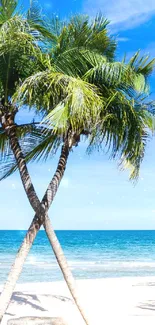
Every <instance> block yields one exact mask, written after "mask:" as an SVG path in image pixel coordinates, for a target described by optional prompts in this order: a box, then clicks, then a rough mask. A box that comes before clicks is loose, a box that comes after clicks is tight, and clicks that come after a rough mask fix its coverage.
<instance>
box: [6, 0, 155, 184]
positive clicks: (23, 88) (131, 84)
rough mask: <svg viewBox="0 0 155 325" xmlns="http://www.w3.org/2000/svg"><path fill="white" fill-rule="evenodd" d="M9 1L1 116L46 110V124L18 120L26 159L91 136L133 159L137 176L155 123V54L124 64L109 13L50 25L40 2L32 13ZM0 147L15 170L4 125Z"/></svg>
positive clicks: (92, 141) (93, 144)
mask: <svg viewBox="0 0 155 325" xmlns="http://www.w3.org/2000/svg"><path fill="white" fill-rule="evenodd" d="M3 2H4V1H3ZM3 2H2V4H3V10H4V3H3ZM9 3H12V9H11V10H10V13H11V14H10V19H9V20H7V21H5V19H4V23H2V24H1V28H0V66H1V69H0V85H1V98H2V100H1V119H3V115H5V114H6V110H7V113H9V112H11V111H12V110H13V111H14V114H16V113H17V111H18V110H19V109H20V107H22V106H23V105H28V106H29V107H30V108H35V109H36V112H38V111H39V112H41V113H42V116H43V120H42V123H41V125H38V126H36V125H35V124H34V123H31V124H30V125H22V126H18V125H16V133H17V136H18V137H19V139H20V141H21V146H22V149H23V152H24V154H25V156H26V159H27V161H29V160H31V159H33V160H34V159H40V158H47V157H50V156H51V155H52V154H54V153H55V152H56V151H57V149H58V148H59V146H60V145H61V144H62V143H63V141H64V140H65V138H66V137H68V135H69V134H71V135H74V143H73V144H74V145H76V144H78V143H79V141H80V140H81V139H82V138H83V137H84V138H87V143H88V151H89V152H90V151H91V150H92V149H94V148H97V149H102V148H105V147H107V148H108V149H110V153H111V155H112V157H115V156H117V155H119V157H120V158H121V160H122V161H125V162H127V163H130V164H132V166H133V170H132V173H131V177H136V176H137V175H138V171H139V167H140V163H141V160H142V158H143V154H144V150H145V144H146V140H147V138H148V135H149V130H148V129H151V128H152V116H151V114H150V109H151V108H152V106H153V103H147V99H146V98H147V96H148V94H149V82H148V77H149V75H150V74H151V72H152V70H153V67H154V60H151V61H149V57H141V56H140V53H139V52H137V53H136V54H135V55H134V56H133V57H132V58H131V59H130V60H129V62H125V60H123V61H122V62H117V61H116V60H115V51H116V41H115V40H114V38H113V37H111V36H110V35H109V33H108V31H107V25H108V21H107V20H105V19H104V17H103V16H102V15H99V16H97V17H96V18H95V19H94V20H93V21H90V20H89V17H86V16H75V17H73V18H71V19H70V20H69V21H67V22H61V21H60V20H59V19H58V18H53V19H52V20H47V22H46V23H43V20H42V18H40V17H39V13H38V12H36V16H35V9H34V8H33V11H32V10H30V11H29V12H28V14H27V18H25V17H22V16H20V15H19V14H18V13H17V14H13V13H14V12H15V9H14V10H13V8H14V6H15V4H16V2H15V1H9ZM1 15H2V17H3V16H5V15H4V13H3V11H2V13H1ZM35 17H36V18H35ZM1 20H2V18H0V21H1ZM39 26H40V27H39ZM36 30H37V33H36V32H34V31H36ZM39 37H40V40H39ZM13 123H14V121H13ZM6 148H7V150H6ZM0 150H1V162H2V164H3V168H2V169H1V170H2V172H1V178H4V177H6V176H8V175H9V174H10V173H12V172H13V171H14V170H15V169H16V166H15V161H14V158H13V156H12V153H11V150H10V148H9V141H8V140H7V133H6V130H5V127H4V126H3V127H2V128H1V130H0ZM8 156H9V159H8ZM6 162H7V163H6Z"/></svg>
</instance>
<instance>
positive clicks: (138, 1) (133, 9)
mask: <svg viewBox="0 0 155 325" xmlns="http://www.w3.org/2000/svg"><path fill="white" fill-rule="evenodd" d="M84 12H85V13H88V14H89V15H91V16H93V15H95V14H96V13H98V12H102V13H103V14H104V15H105V17H107V18H108V19H109V20H110V21H111V22H112V25H113V27H114V29H115V30H119V29H130V28H133V27H134V26H136V25H139V24H141V23H142V22H144V21H146V20H148V19H149V17H150V16H151V15H153V14H154V13H155V1H154V0H147V1H144V0H128V1H127V0H126V1H124V0H117V1H116V0H111V1H109V0H105V1H103V0H96V1H94V0H85V2H84Z"/></svg>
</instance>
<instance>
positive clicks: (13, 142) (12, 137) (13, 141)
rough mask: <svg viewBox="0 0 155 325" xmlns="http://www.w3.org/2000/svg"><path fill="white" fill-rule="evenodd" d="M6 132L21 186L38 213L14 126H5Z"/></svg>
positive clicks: (38, 207)
mask: <svg viewBox="0 0 155 325" xmlns="http://www.w3.org/2000/svg"><path fill="white" fill-rule="evenodd" d="M6 133H7V135H8V137H9V141H10V147H11V149H12V151H13V154H14V156H15V159H16V162H17V165H18V169H19V173H20V177H21V180H22V183H23V187H24V189H25V192H26V194H27V197H28V200H29V202H30V204H31V206H32V208H33V210H34V211H35V212H36V213H37V212H38V213H39V214H40V200H39V199H38V196H37V194H36V191H35V189H34V186H33V184H32V181H31V177H30V175H29V172H28V169H27V166H26V163H25V159H24V155H23V152H22V150H21V147H20V144H19V141H18V138H17V135H16V126H15V125H14V124H12V125H11V126H9V127H7V128H6Z"/></svg>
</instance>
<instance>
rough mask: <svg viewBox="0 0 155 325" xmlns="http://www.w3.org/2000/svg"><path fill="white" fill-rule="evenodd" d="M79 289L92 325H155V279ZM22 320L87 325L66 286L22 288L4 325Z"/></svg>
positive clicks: (82, 284)
mask: <svg viewBox="0 0 155 325" xmlns="http://www.w3.org/2000/svg"><path fill="white" fill-rule="evenodd" d="M1 288H2V287H0V289H1ZM77 288H78V291H79V294H80V296H81V299H82V301H83V305H84V307H85V310H86V311H87V314H88V316H89V319H90V323H91V324H92V325H99V324H106V325H112V324H119V325H124V324H125V325H128V324H130V325H131V324H132V325H134V324H136V325H137V324H141V325H143V324H145V325H152V324H155V277H143V278H142V277H134V278H133V277H128V278H127V277H126V278H114V279H111V278H108V279H97V280H78V281H77ZM21 316H22V317H23V316H44V317H46V316H47V317H50V316H53V317H63V318H64V319H65V320H66V322H67V324H68V325H83V321H82V320H81V317H80V316H79V312H78V311H77V309H76V307H75V306H74V303H73V302H72V299H71V297H70V294H69V292H68V289H67V287H66V284H65V283H64V282H52V283H29V284H18V285H17V286H16V289H15V292H14V295H13V297H12V301H11V304H10V307H9V308H8V310H7V314H6V316H5V318H4V320H3V322H2V325H5V324H7V320H8V319H9V318H14V317H21Z"/></svg>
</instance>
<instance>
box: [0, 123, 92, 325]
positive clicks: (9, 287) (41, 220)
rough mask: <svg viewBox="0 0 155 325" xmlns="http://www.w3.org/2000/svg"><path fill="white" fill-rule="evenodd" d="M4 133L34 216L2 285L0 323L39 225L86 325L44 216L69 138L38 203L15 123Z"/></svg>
mask: <svg viewBox="0 0 155 325" xmlns="http://www.w3.org/2000/svg"><path fill="white" fill-rule="evenodd" d="M5 131H6V133H7V135H8V137H9V141H10V146H11V149H12V151H13V153H14V156H15V158H16V162H17V164H18V168H19V172H20V176H21V180H22V183H23V186H24V189H25V192H26V194H27V197H28V199H29V202H30V204H31V206H32V208H33V209H34V211H35V216H34V218H33V221H32V223H31V225H30V227H29V229H28V231H27V233H26V236H25V238H24V240H23V242H22V244H21V247H20V248H19V250H18V253H17V256H16V259H15V261H14V264H13V265H12V267H11V270H10V273H9V276H8V279H7V281H6V283H5V285H4V288H3V291H2V293H1V296H0V323H1V321H2V319H3V316H4V314H5V312H6V310H7V307H8V305H9V302H10V299H11V296H12V294H13V291H14V288H15V285H16V282H17V280H18V278H19V276H20V274H21V272H22V268H23V265H24V262H25V260H26V258H27V255H28V253H29V251H30V249H31V246H32V244H33V242H34V240H35V237H36V235H37V233H38V231H39V229H40V227H41V226H42V225H43V226H44V228H45V231H46V234H47V237H48V239H49V241H50V244H51V246H52V249H53V251H54V254H55V256H56V259H57V261H58V264H59V267H60V269H61V271H62V273H63V276H64V278H65V281H66V283H67V285H68V288H69V290H70V292H71V295H72V297H73V299H74V301H75V304H76V306H77V308H78V309H79V311H80V314H81V316H82V318H83V320H84V322H85V324H87V325H89V322H88V319H87V317H86V316H85V313H84V311H83V308H82V306H81V303H80V301H79V298H78V295H77V292H76V287H75V281H74V278H73V275H72V273H71V271H70V269H69V266H68V263H67V260H66V258H65V256H64V253H63V250H62V248H61V245H60V243H59V241H58V239H57V236H56V234H55V232H54V230H53V228H52V225H51V222H50V219H49V217H48V214H47V212H48V209H49V207H50V205H51V204H52V202H53V199H54V197H55V195H56V193H57V190H58V187H59V184H60V182H61V179H62V177H63V175H64V172H65V168H66V164H67V160H68V156H69V152H70V150H71V147H72V144H69V143H71V141H70V139H69V138H66V140H65V141H64V144H63V146H62V150H61V155H60V158H59V162H58V165H57V169H56V171H55V174H54V176H53V178H52V180H51V182H50V183H49V186H48V188H47V190H46V192H45V195H44V197H43V199H42V201H41V202H40V201H39V198H38V197H37V194H36V192H35V189H34V186H33V184H32V181H31V178H30V175H29V172H28V169H27V166H26V162H25V159H24V155H23V153H22V150H21V147H20V144H19V141H18V138H17V136H16V129H15V124H14V123H13V124H12V125H11V126H7V127H5Z"/></svg>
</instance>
